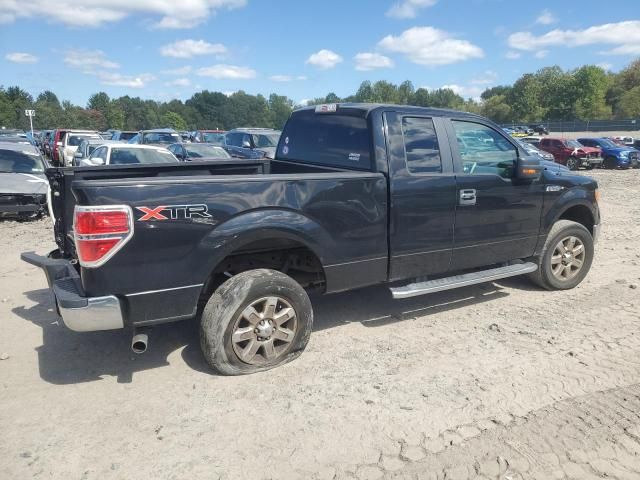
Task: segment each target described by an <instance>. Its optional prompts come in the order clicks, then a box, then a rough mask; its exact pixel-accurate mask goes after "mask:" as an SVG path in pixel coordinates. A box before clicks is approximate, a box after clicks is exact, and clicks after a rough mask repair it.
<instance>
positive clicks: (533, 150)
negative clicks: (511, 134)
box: [515, 138, 555, 162]
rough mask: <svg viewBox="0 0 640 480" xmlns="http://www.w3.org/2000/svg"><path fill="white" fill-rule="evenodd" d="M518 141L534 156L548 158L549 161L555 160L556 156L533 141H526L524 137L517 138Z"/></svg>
mask: <svg viewBox="0 0 640 480" xmlns="http://www.w3.org/2000/svg"><path fill="white" fill-rule="evenodd" d="M515 140H516V142H518V145H520V146H521V147H522V148H523V149H524V151H525V152H527V153H528V154H529V155H531V156H533V157H537V158H539V159H540V160H546V161H548V162H555V157H554V156H553V155H552V154H550V153H549V152H545V151H544V150H540V149H539V148H538V147H536V146H535V145H533V144H532V143H528V142H525V141H524V139H520V138H516V139H515Z"/></svg>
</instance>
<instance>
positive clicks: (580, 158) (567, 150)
mask: <svg viewBox="0 0 640 480" xmlns="http://www.w3.org/2000/svg"><path fill="white" fill-rule="evenodd" d="M538 148H539V149H540V150H544V151H545V152H549V153H550V154H552V155H553V156H554V157H555V159H556V163H560V164H561V165H566V167H567V168H568V169H570V170H577V169H578V168H579V167H584V168H586V169H587V170H591V169H592V168H593V167H599V166H601V165H602V153H601V151H600V149H599V148H593V147H585V146H583V145H581V144H580V143H579V142H578V141H577V140H568V139H566V138H553V137H552V138H543V139H541V140H540V143H539V144H538Z"/></svg>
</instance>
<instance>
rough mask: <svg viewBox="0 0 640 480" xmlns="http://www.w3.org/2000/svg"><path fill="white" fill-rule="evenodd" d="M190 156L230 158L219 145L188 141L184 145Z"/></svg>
mask: <svg viewBox="0 0 640 480" xmlns="http://www.w3.org/2000/svg"><path fill="white" fill-rule="evenodd" d="M185 149H186V150H187V153H188V154H189V157H190V158H203V157H208V158H230V156H229V154H228V153H227V152H225V151H224V150H223V149H222V148H220V147H215V146H213V145H207V144H206V143H201V144H197V143H190V144H188V145H185Z"/></svg>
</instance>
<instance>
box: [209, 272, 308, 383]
mask: <svg viewBox="0 0 640 480" xmlns="http://www.w3.org/2000/svg"><path fill="white" fill-rule="evenodd" d="M312 326H313V311H312V308H311V302H310V300H309V297H308V295H307V293H306V292H305V291H304V289H303V288H302V287H301V286H300V285H299V284H298V283H297V282H296V281H295V280H293V279H292V278H291V277H289V276H287V275H285V274H284V273H281V272H277V271H275V270H267V269H257V270H249V271H246V272H243V273H240V274H238V275H236V276H234V277H232V278H230V279H229V280H227V281H226V282H225V283H223V284H222V285H221V286H220V287H219V288H218V289H217V290H216V291H215V292H214V294H213V295H212V296H211V298H210V299H209V301H208V302H207V305H206V306H205V309H204V311H203V313H202V320H201V325H200V345H201V347H202V352H203V353H204V356H205V358H206V360H207V362H208V363H209V365H211V367H213V368H214V369H215V370H216V371H217V372H219V373H221V374H223V375H245V374H249V373H255V372H259V371H263V370H268V369H271V368H273V367H277V366H279V365H282V364H284V363H287V362H290V361H291V360H293V359H295V358H297V357H298V356H299V355H300V354H301V353H302V351H303V350H304V348H305V347H306V346H307V343H308V342H309V337H310V335H311V329H312Z"/></svg>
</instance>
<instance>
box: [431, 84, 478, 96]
mask: <svg viewBox="0 0 640 480" xmlns="http://www.w3.org/2000/svg"><path fill="white" fill-rule="evenodd" d="M440 88H448V89H450V90H453V92H454V93H457V94H458V95H460V96H461V97H464V98H473V99H474V100H479V99H480V95H481V94H482V92H484V91H485V89H486V87H479V86H464V85H457V84H451V85H443V86H442V87H440Z"/></svg>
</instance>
